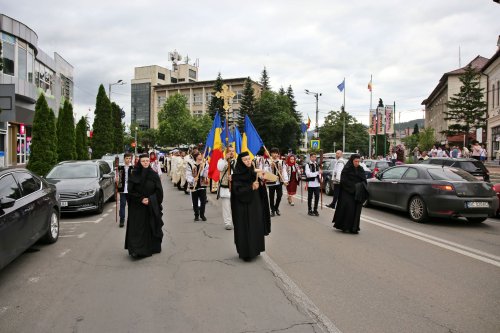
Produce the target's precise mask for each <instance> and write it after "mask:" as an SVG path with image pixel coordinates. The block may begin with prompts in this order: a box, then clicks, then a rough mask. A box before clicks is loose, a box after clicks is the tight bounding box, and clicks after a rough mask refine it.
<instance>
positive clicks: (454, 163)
mask: <svg viewBox="0 0 500 333" xmlns="http://www.w3.org/2000/svg"><path fill="white" fill-rule="evenodd" d="M420 163H422V164H437V165H444V166H449V167H454V168H460V169H462V170H465V171H467V172H468V173H470V174H471V175H473V176H474V177H476V178H477V179H480V180H484V181H485V182H489V181H490V172H489V171H488V169H487V168H486V167H485V166H484V164H483V163H482V162H481V161H478V160H475V159H473V158H450V157H431V158H429V159H427V160H425V161H421V162H420Z"/></svg>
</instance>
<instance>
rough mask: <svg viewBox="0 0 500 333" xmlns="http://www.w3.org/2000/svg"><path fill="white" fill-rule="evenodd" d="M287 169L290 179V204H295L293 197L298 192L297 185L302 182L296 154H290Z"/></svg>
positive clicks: (287, 189) (288, 192) (288, 187)
mask: <svg viewBox="0 0 500 333" xmlns="http://www.w3.org/2000/svg"><path fill="white" fill-rule="evenodd" d="M286 171H287V174H288V175H289V179H290V180H289V181H288V185H287V186H286V192H287V195H288V204H289V205H290V206H295V204H294V203H293V197H294V195H295V194H296V193H297V186H299V184H300V167H299V165H298V164H297V162H296V159H295V155H289V156H288V157H287V160H286Z"/></svg>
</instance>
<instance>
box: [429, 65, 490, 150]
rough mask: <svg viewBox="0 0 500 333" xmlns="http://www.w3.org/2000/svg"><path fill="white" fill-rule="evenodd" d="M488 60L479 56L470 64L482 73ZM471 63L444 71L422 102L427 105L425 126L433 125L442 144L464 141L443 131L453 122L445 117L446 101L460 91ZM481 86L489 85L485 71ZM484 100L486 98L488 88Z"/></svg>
mask: <svg viewBox="0 0 500 333" xmlns="http://www.w3.org/2000/svg"><path fill="white" fill-rule="evenodd" d="M487 62H488V59H486V58H484V57H481V56H477V57H476V58H474V60H472V61H471V62H470V63H469V64H470V65H471V66H472V68H474V69H476V70H477V71H478V72H479V73H481V71H482V69H483V67H484V65H485V64H486V63H487ZM469 64H467V65H466V66H464V67H462V68H459V69H456V70H454V71H451V72H448V73H444V74H443V76H442V77H441V79H440V80H439V83H438V85H437V86H436V87H435V88H434V90H433V91H432V93H431V94H430V95H429V97H427V98H426V99H425V100H424V101H423V102H422V105H425V127H426V128H428V127H431V128H433V129H434V131H435V135H436V141H437V142H441V144H445V143H448V141H450V142H457V141H458V142H461V141H463V140H461V139H460V138H458V137H447V136H446V135H445V134H442V133H441V131H444V130H447V129H448V127H449V125H451V124H452V123H451V121H449V120H445V119H444V118H445V117H446V114H445V112H447V111H448V107H447V106H446V103H447V102H448V101H450V98H451V97H453V95H455V94H457V93H459V92H460V87H461V86H462V83H461V82H460V80H459V77H460V75H462V74H463V73H464V72H465V68H466V67H467V66H468V65H469ZM479 87H482V88H486V87H487V76H486V75H484V74H483V73H481V74H480V80H479ZM484 100H486V89H485V96H484Z"/></svg>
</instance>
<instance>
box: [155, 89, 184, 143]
mask: <svg viewBox="0 0 500 333" xmlns="http://www.w3.org/2000/svg"><path fill="white" fill-rule="evenodd" d="M186 102H187V99H186V97H185V96H184V95H181V94H174V95H171V96H169V97H168V99H167V101H166V102H165V104H164V105H163V108H162V109H161V110H160V112H159V113H158V123H159V127H158V141H159V143H160V144H161V145H167V146H177V145H180V144H185V143H189V139H190V133H189V132H190V129H189V128H190V124H191V114H190V113H189V109H188V108H187V106H186Z"/></svg>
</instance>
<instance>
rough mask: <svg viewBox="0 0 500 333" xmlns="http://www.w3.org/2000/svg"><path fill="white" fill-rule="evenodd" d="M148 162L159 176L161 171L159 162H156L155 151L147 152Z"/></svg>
mask: <svg viewBox="0 0 500 333" xmlns="http://www.w3.org/2000/svg"><path fill="white" fill-rule="evenodd" d="M149 163H150V165H151V169H153V171H154V172H156V173H157V174H158V176H161V175H162V173H163V172H162V171H161V167H160V162H158V159H157V158H156V153H155V152H154V151H152V152H150V153H149Z"/></svg>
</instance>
